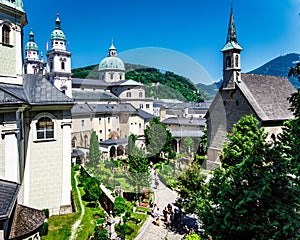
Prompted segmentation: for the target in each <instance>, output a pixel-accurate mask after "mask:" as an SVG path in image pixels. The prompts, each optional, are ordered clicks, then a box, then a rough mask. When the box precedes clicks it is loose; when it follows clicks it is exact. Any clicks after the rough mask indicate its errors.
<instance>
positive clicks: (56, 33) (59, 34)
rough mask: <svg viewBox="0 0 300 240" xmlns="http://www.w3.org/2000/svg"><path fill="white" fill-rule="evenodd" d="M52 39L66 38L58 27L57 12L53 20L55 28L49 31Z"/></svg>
mask: <svg viewBox="0 0 300 240" xmlns="http://www.w3.org/2000/svg"><path fill="white" fill-rule="evenodd" d="M53 39H58V40H66V36H65V34H64V32H63V31H62V30H61V27H60V19H59V17H58V14H57V18H56V21H55V29H54V30H53V32H52V33H51V40H53Z"/></svg>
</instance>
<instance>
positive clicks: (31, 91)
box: [24, 74, 73, 105]
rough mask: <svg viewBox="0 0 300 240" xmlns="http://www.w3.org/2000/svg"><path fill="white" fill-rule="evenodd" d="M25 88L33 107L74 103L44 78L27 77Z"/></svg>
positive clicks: (25, 78)
mask: <svg viewBox="0 0 300 240" xmlns="http://www.w3.org/2000/svg"><path fill="white" fill-rule="evenodd" d="M24 88H25V92H26V94H27V97H28V100H29V103H30V104H31V105H40V104H72V103H73V99H71V98H69V97H67V96H66V95H65V94H63V93H62V92H61V91H59V90H58V89H57V88H56V87H54V86H53V85H52V84H51V83H50V82H49V81H48V80H47V79H46V78H44V77H43V76H38V75H31V74H30V75H25V77H24Z"/></svg>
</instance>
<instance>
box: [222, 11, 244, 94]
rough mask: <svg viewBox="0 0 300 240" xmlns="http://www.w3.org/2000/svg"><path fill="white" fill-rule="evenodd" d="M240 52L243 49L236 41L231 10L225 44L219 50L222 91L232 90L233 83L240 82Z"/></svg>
mask: <svg viewBox="0 0 300 240" xmlns="http://www.w3.org/2000/svg"><path fill="white" fill-rule="evenodd" d="M242 50H243V48H242V47H241V46H240V45H239V43H238V41H237V37H236V29H235V25H234V17H233V9H232V8H231V11H230V19H229V26H228V33H227V39H226V44H225V46H224V47H223V49H222V50H221V51H222V52H223V86H222V88H223V89H234V88H235V82H238V81H240V80H241V60H240V52H241V51H242Z"/></svg>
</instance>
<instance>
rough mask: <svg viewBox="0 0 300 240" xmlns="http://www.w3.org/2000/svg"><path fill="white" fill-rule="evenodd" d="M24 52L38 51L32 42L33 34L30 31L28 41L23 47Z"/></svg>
mask: <svg viewBox="0 0 300 240" xmlns="http://www.w3.org/2000/svg"><path fill="white" fill-rule="evenodd" d="M25 50H26V51H27V50H35V51H38V50H39V47H38V45H37V44H36V43H35V41H34V34H33V32H32V30H31V31H30V33H29V41H28V42H27V43H26V45H25Z"/></svg>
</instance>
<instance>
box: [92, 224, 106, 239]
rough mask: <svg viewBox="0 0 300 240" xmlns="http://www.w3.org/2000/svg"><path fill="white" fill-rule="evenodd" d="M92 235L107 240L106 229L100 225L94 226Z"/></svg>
mask: <svg viewBox="0 0 300 240" xmlns="http://www.w3.org/2000/svg"><path fill="white" fill-rule="evenodd" d="M94 237H95V240H109V237H108V232H107V230H106V229H104V228H103V227H100V226H96V227H95V229H94Z"/></svg>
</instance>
